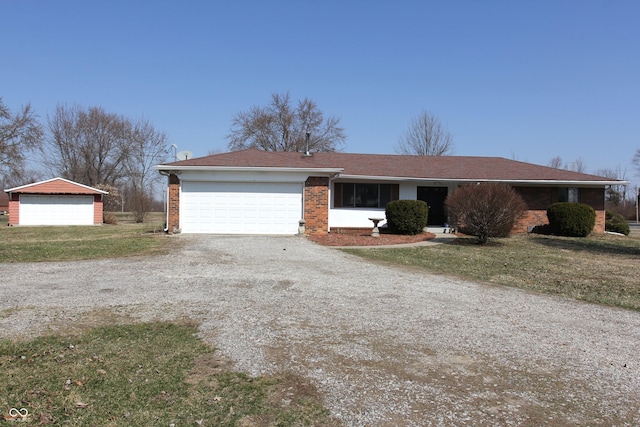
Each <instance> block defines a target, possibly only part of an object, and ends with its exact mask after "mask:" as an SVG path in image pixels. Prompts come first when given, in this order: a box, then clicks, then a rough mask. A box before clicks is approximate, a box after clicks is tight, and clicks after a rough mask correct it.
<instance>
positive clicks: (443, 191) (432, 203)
mask: <svg viewBox="0 0 640 427" xmlns="http://www.w3.org/2000/svg"><path fill="white" fill-rule="evenodd" d="M446 198H447V187H418V194H417V199H418V200H422V201H424V202H427V205H428V206H429V216H428V217H427V224H428V225H444V223H445V222H447V216H446V215H445V213H444V201H445V199H446Z"/></svg>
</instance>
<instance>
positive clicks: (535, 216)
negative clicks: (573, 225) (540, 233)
mask: <svg viewBox="0 0 640 427" xmlns="http://www.w3.org/2000/svg"><path fill="white" fill-rule="evenodd" d="M514 188H515V190H516V191H517V192H518V193H519V194H520V195H521V196H522V198H523V199H524V201H525V202H526V204H527V206H528V207H529V210H528V211H527V213H526V214H525V216H524V217H523V218H521V219H520V220H519V221H517V222H516V225H515V227H514V228H513V232H514V233H526V232H528V231H530V228H532V227H535V226H538V225H545V224H548V223H549V220H548V218H547V208H548V207H549V206H550V205H552V204H553V203H557V202H558V200H559V194H560V193H559V189H558V188H554V187H514ZM579 197H580V203H584V204H586V205H589V206H591V207H592V208H593V209H595V211H596V225H595V227H594V228H593V232H594V233H595V234H603V233H604V227H605V224H604V222H605V210H604V189H603V188H581V189H580V196H579Z"/></svg>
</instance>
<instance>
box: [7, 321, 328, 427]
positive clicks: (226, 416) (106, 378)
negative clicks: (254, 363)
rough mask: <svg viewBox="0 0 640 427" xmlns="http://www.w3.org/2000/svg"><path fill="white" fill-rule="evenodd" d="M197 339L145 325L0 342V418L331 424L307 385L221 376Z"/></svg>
mask: <svg viewBox="0 0 640 427" xmlns="http://www.w3.org/2000/svg"><path fill="white" fill-rule="evenodd" d="M196 332H197V328H196V327H195V326H194V325H189V324H183V325H177V324H170V323H143V324H134V325H116V326H105V327H99V328H95V329H92V330H89V331H87V332H84V333H82V334H80V335H68V336H52V337H41V338H37V339H34V340H32V341H28V342H17V341H9V340H0V372H2V381H0V411H5V408H6V412H5V413H2V414H1V415H2V416H4V417H5V418H6V417H7V416H8V415H9V409H10V408H17V409H21V408H24V409H26V410H27V411H28V412H29V420H30V421H31V422H32V423H33V424H34V425H67V426H93V425H96V426H97V425H99V426H152V425H154V426H155V425H163V426H169V425H172V424H173V425H175V426H186V425H202V426H233V425H241V424H240V422H244V423H245V424H242V425H270V426H271V425H273V426H293V425H296V426H303V425H335V423H332V422H331V420H330V419H329V418H328V415H327V411H326V410H325V409H324V408H323V407H322V405H321V404H320V402H319V399H318V398H317V396H316V394H315V393H314V392H313V390H312V388H310V387H309V386H307V385H304V384H302V383H301V382H300V381H298V380H297V379H296V378H294V377H291V376H272V377H258V378H252V377H248V376H247V375H244V374H242V373H237V372H232V371H229V370H227V369H220V368H219V367H220V364H223V362H221V361H220V360H219V359H216V357H215V353H214V351H213V349H212V348H210V347H209V346H208V345H206V344H204V343H203V342H202V341H201V340H199V339H198V338H197V337H196V335H195V334H196ZM291 390H293V393H290V392H288V391H291ZM305 390H306V391H305ZM1 420H2V418H0V422H1ZM241 420H242V421H241ZM248 422H252V423H254V424H248Z"/></svg>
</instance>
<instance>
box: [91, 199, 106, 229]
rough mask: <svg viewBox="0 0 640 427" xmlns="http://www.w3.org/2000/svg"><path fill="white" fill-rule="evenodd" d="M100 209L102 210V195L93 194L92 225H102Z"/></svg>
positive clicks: (102, 219) (102, 218)
mask: <svg viewBox="0 0 640 427" xmlns="http://www.w3.org/2000/svg"><path fill="white" fill-rule="evenodd" d="M102 209H103V204H102V194H95V195H94V196H93V223H94V224H102V222H103V221H104V216H103V213H102Z"/></svg>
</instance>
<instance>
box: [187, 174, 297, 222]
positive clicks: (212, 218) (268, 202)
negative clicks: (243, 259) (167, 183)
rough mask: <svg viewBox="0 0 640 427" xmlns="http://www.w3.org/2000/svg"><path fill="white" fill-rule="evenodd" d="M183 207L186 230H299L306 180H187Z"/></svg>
mask: <svg viewBox="0 0 640 427" xmlns="http://www.w3.org/2000/svg"><path fill="white" fill-rule="evenodd" d="M180 211H181V212H180V217H181V227H182V231H183V232H185V233H219V234H296V233H297V231H298V221H299V220H300V218H301V217H302V184H301V183H297V184H296V183H210V182H209V183H207V182H183V184H182V193H181V208H180Z"/></svg>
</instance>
